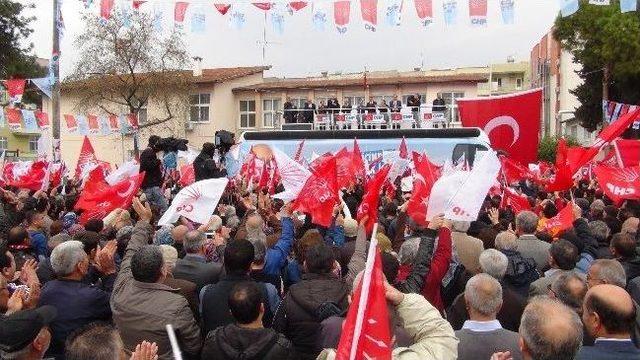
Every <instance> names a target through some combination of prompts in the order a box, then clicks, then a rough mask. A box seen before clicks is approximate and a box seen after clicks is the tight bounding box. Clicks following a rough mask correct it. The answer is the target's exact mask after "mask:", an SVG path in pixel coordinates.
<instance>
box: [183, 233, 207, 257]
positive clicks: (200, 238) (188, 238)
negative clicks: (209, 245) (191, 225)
mask: <svg viewBox="0 0 640 360" xmlns="http://www.w3.org/2000/svg"><path fill="white" fill-rule="evenodd" d="M206 241H207V237H206V236H204V233H202V232H200V231H198V230H192V231H189V232H188V233H186V234H185V236H184V242H183V245H184V251H186V252H187V253H189V254H194V253H197V252H199V251H200V250H201V249H202V247H203V246H204V243H205V242H206Z"/></svg>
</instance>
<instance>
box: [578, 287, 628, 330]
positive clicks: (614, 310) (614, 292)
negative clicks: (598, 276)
mask: <svg viewBox="0 0 640 360" xmlns="http://www.w3.org/2000/svg"><path fill="white" fill-rule="evenodd" d="M582 318H583V320H584V324H585V326H586V328H587V330H588V331H589V333H590V334H591V335H592V336H594V337H614V336H615V337H622V338H630V336H631V335H630V334H631V331H632V329H633V327H634V324H635V318H636V308H635V306H634V304H633V300H632V299H631V296H630V295H629V293H627V292H626V291H625V290H624V289H623V288H621V287H619V286H615V285H609V284H602V285H597V286H594V287H592V288H591V289H589V291H588V292H587V295H586V296H585V299H584V306H583V315H582Z"/></svg>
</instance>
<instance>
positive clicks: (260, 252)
mask: <svg viewBox="0 0 640 360" xmlns="http://www.w3.org/2000/svg"><path fill="white" fill-rule="evenodd" d="M247 240H249V242H250V243H251V245H253V261H254V262H255V263H257V264H261V263H263V262H264V259H265V257H266V256H267V247H266V245H265V242H264V241H262V240H260V239H256V238H253V237H250V238H247Z"/></svg>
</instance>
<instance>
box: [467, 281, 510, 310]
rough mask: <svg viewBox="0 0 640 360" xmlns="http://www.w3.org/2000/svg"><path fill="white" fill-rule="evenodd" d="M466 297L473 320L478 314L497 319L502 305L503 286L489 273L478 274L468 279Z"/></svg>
mask: <svg viewBox="0 0 640 360" xmlns="http://www.w3.org/2000/svg"><path fill="white" fill-rule="evenodd" d="M464 299H465V302H466V304H467V306H468V307H469V315H470V316H471V320H476V319H474V315H476V314H478V315H481V316H484V317H490V318H493V319H495V316H496V314H497V313H498V311H500V307H502V286H501V285H500V283H499V282H498V280H496V279H494V278H492V277H491V276H489V275H487V274H477V275H475V276H474V277H472V278H471V279H469V281H467V284H466V286H465V289H464Z"/></svg>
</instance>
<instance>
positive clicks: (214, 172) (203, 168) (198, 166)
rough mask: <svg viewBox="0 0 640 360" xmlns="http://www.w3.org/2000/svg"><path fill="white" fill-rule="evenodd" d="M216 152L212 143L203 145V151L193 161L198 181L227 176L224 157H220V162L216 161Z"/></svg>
mask: <svg viewBox="0 0 640 360" xmlns="http://www.w3.org/2000/svg"><path fill="white" fill-rule="evenodd" d="M216 150H217V149H216V146H215V145H214V144H212V143H204V144H203V145H202V151H201V152H200V154H199V155H198V156H197V157H196V159H195V160H194V161H193V170H194V173H195V176H196V181H200V180H205V179H212V178H221V177H224V176H227V170H225V169H224V165H223V164H222V157H220V156H218V161H216V160H215V159H214V156H216V155H218V154H217V151H216Z"/></svg>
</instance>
